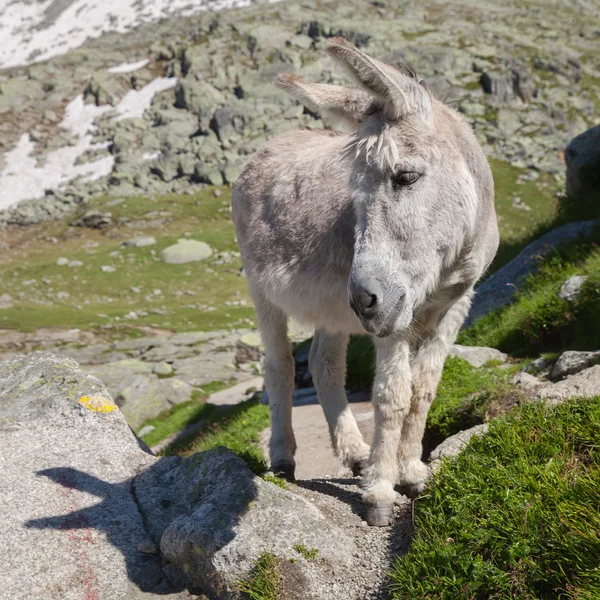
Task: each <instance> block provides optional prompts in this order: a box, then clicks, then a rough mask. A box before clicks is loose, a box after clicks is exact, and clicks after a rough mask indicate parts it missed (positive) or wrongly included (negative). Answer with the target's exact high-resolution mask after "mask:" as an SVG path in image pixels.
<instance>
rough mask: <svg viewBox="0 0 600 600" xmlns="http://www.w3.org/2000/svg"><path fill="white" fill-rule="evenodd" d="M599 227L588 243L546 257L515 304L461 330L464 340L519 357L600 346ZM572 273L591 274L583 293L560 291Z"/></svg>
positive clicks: (521, 291)
mask: <svg viewBox="0 0 600 600" xmlns="http://www.w3.org/2000/svg"><path fill="white" fill-rule="evenodd" d="M598 242H600V228H597V229H596V231H595V232H594V233H593V234H592V236H591V237H590V238H589V240H588V241H587V242H586V243H580V242H579V243H577V242H574V243H571V244H568V245H566V246H563V247H561V248H560V249H559V250H557V251H556V252H555V253H554V254H553V255H552V256H549V257H548V258H546V259H545V260H544V261H543V262H542V263H541V264H540V266H539V267H538V269H537V271H536V272H535V273H534V274H532V275H531V276H530V277H529V278H528V279H527V280H526V281H525V283H524V284H523V286H522V287H521V290H520V291H519V293H518V294H517V296H516V300H515V302H513V303H512V304H510V305H509V306H505V307H502V308H499V309H497V310H495V311H493V312H491V313H489V314H488V315H486V316H484V317H482V318H481V319H479V320H478V321H477V322H476V323H475V325H473V326H472V327H470V328H469V329H467V330H466V331H463V332H461V334H460V335H459V340H460V341H461V343H465V344H470V345H484V346H493V347H495V348H499V349H501V350H504V351H505V352H509V353H511V354H514V355H517V356H518V355H521V356H526V355H535V354H538V353H539V352H552V351H556V352H559V351H563V350H565V349H570V348H572V349H577V350H588V349H590V350H596V349H597V348H598V347H600V330H599V329H598V326H597V324H598V322H599V320H600V249H599V248H598V245H597V244H598ZM572 275H586V276H587V277H588V280H587V281H586V282H585V284H584V286H583V289H582V293H581V295H580V297H579V298H578V299H577V300H576V301H574V302H567V301H566V300H563V299H561V298H559V297H558V291H559V290H560V287H561V285H562V284H563V283H564V282H565V280H566V279H568V278H569V277H571V276H572Z"/></svg>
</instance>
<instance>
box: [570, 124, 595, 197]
mask: <svg viewBox="0 0 600 600" xmlns="http://www.w3.org/2000/svg"><path fill="white" fill-rule="evenodd" d="M565 162H566V163H567V193H568V194H569V196H573V197H576V196H577V195H578V194H579V193H580V192H581V191H582V187H583V185H585V187H588V186H589V187H591V186H592V185H597V184H598V183H600V176H599V175H598V173H599V172H600V125H596V127H592V128H591V129H588V130H587V131H584V132H583V133H582V134H580V135H578V136H577V137H576V138H573V140H571V142H570V143H569V145H568V146H567V149H566V151H565ZM584 182H585V184H584Z"/></svg>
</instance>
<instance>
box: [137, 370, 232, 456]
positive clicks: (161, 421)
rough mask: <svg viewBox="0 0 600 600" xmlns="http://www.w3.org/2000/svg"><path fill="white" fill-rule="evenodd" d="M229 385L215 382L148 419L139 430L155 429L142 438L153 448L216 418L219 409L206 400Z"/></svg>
mask: <svg viewBox="0 0 600 600" xmlns="http://www.w3.org/2000/svg"><path fill="white" fill-rule="evenodd" d="M227 386H228V384H227V383H226V382H224V381H213V382H211V383H209V384H207V385H205V386H203V388H202V389H201V390H194V391H193V392H192V396H191V399H190V400H188V401H187V402H182V403H181V404H176V405H175V406H174V407H173V408H171V409H170V410H166V411H164V412H162V413H161V414H160V415H158V416H156V417H154V418H153V419H148V420H147V421H145V422H144V423H143V424H142V425H141V426H140V427H139V428H138V431H139V430H141V429H142V428H143V427H146V426H147V425H150V426H152V427H154V429H153V430H152V431H151V432H150V433H147V434H146V435H144V436H143V437H142V439H143V440H144V442H145V443H146V444H148V446H150V447H152V446H154V445H156V444H158V442H160V441H162V440H164V439H165V438H166V437H168V436H170V435H172V434H173V433H177V432H178V431H181V430H182V429H185V427H187V426H188V425H193V424H194V423H198V422H199V421H204V420H206V419H209V418H211V417H213V416H214V414H215V411H216V410H217V407H216V406H214V405H213V404H205V403H204V402H205V400H206V398H207V397H208V396H209V395H210V394H213V393H214V392H218V391H219V390H222V389H225V388H226V387H227Z"/></svg>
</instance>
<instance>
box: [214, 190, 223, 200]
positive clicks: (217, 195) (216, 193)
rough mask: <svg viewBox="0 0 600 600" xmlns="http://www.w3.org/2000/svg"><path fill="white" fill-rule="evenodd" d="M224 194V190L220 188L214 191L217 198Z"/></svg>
mask: <svg viewBox="0 0 600 600" xmlns="http://www.w3.org/2000/svg"><path fill="white" fill-rule="evenodd" d="M222 195H223V192H222V191H221V190H219V189H216V190H215V191H214V192H213V196H214V197H215V198H220V197H221V196H222Z"/></svg>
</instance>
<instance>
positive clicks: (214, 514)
mask: <svg viewBox="0 0 600 600" xmlns="http://www.w3.org/2000/svg"><path fill="white" fill-rule="evenodd" d="M135 491H136V495H137V497H138V498H139V502H140V506H141V509H142V511H143V513H144V514H145V516H146V522H147V523H148V526H149V529H150V531H151V533H152V537H153V538H154V539H160V549H161V552H162V553H163V555H164V557H165V558H166V559H167V560H168V561H170V562H171V563H172V564H175V565H178V566H180V567H185V580H186V583H187V584H188V585H189V586H191V587H192V588H196V589H197V588H200V589H203V590H205V591H207V592H208V593H209V594H212V595H214V596H215V597H216V596H217V595H218V597H219V598H224V599H228V598H236V597H237V593H236V587H237V584H238V582H239V581H240V580H241V579H244V578H246V577H247V576H248V575H249V573H250V572H251V570H252V569H253V568H254V565H255V564H256V561H257V559H258V558H259V556H260V555H261V554H262V553H263V552H264V551H265V550H268V551H270V552H272V553H273V554H275V555H276V556H278V557H281V558H282V559H283V560H284V561H285V562H286V563H289V564H291V565H292V566H293V569H294V571H295V575H296V581H297V582H301V583H297V585H299V586H301V588H298V589H302V597H303V598H307V599H316V598H322V599H323V600H325V598H326V596H325V595H324V594H323V590H322V589H321V586H322V583H323V580H327V579H328V578H329V577H330V576H331V575H330V574H331V571H336V570H339V569H345V568H348V567H349V566H350V565H351V564H352V563H353V555H354V553H355V552H356V547H355V545H354V543H353V541H352V539H351V538H349V537H348V536H347V535H346V534H345V533H344V532H343V531H342V530H341V529H340V528H338V527H336V526H335V525H332V524H331V523H330V522H329V521H328V520H327V519H326V518H325V517H324V516H323V514H322V513H321V512H320V511H319V510H318V509H317V508H316V507H315V506H314V505H312V504H311V503H309V502H308V501H306V500H305V499H303V498H301V497H300V496H298V495H296V494H292V493H291V492H289V491H286V490H283V489H281V488H279V487H277V486H275V485H273V484H271V483H268V482H266V481H263V480H262V479H261V478H259V477H257V476H255V475H253V473H252V472H251V471H250V470H249V469H248V467H247V466H246V464H245V463H244V462H243V461H242V460H241V459H240V458H239V457H238V456H236V455H235V454H233V453H232V452H230V451H229V450H227V449H225V448H215V449H214V450H209V451H208V452H203V453H200V454H196V455H195V456H193V457H190V458H180V457H167V458H165V459H163V460H161V461H160V462H159V463H157V464H156V467H155V468H154V469H153V470H152V471H146V472H145V473H142V474H141V475H140V476H139V477H138V478H137V479H136V481H135ZM165 507H166V508H165ZM298 544H302V545H303V546H305V547H306V548H310V549H315V550H318V555H317V556H318V557H319V560H315V561H297V562H295V563H293V564H292V563H290V561H289V559H290V558H296V557H297V552H295V551H294V546H295V545H298Z"/></svg>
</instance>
